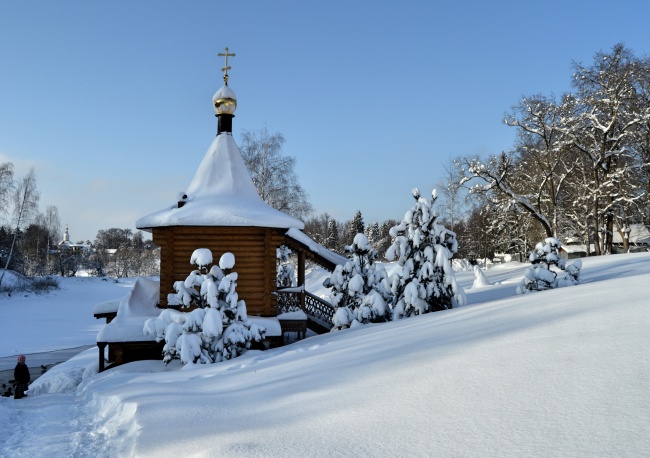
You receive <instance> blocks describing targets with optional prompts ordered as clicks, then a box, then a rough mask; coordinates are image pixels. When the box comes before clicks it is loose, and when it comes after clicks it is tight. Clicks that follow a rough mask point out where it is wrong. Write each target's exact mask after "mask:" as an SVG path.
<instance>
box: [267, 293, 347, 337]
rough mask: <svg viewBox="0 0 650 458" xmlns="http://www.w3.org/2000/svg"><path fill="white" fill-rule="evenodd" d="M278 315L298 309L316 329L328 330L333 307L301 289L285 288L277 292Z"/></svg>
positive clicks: (330, 324) (330, 325)
mask: <svg viewBox="0 0 650 458" xmlns="http://www.w3.org/2000/svg"><path fill="white" fill-rule="evenodd" d="M277 297H278V301H277V302H278V313H283V312H289V311H292V310H296V308H300V309H301V310H303V311H304V312H305V313H306V314H307V316H308V317H309V320H310V321H312V322H314V324H316V325H317V326H318V327H321V328H324V330H329V329H331V327H332V317H333V316H334V307H332V304H330V303H329V302H327V301H325V300H323V299H321V298H320V297H318V296H316V295H314V294H311V293H309V292H307V291H304V289H303V288H300V287H299V288H286V289H283V290H279V291H278V292H277Z"/></svg>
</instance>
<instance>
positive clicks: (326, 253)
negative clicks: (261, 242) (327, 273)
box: [286, 227, 348, 265]
mask: <svg viewBox="0 0 650 458" xmlns="http://www.w3.org/2000/svg"><path fill="white" fill-rule="evenodd" d="M286 235H287V236H288V237H291V238H292V239H294V240H295V241H296V242H300V243H302V244H303V245H306V246H307V248H309V249H310V250H311V251H313V252H314V253H317V254H319V255H320V256H321V257H323V258H325V259H327V260H328V261H330V262H331V263H332V264H335V265H339V264H341V265H344V264H345V263H346V262H348V258H346V257H345V256H341V255H340V254H336V253H334V252H333V251H330V250H328V249H327V248H325V247H324V246H322V245H319V244H318V243H316V242H314V241H313V240H312V239H310V238H309V236H307V235H306V234H304V233H303V232H302V231H300V230H299V229H297V228H295V227H292V228H291V229H289V230H288V231H287V234H286Z"/></svg>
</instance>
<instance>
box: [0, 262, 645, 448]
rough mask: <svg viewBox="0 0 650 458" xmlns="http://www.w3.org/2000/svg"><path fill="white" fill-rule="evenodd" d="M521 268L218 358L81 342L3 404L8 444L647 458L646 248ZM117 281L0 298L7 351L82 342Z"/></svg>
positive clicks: (467, 276)
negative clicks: (432, 299)
mask: <svg viewBox="0 0 650 458" xmlns="http://www.w3.org/2000/svg"><path fill="white" fill-rule="evenodd" d="M389 267H390V266H389ZM525 267H526V266H525V265H524V264H517V263H507V264H501V265H497V266H494V267H493V268H491V269H489V270H487V271H485V274H486V278H485V279H483V278H482V279H479V280H476V281H475V276H474V273H473V272H461V273H459V274H458V276H457V278H458V280H459V282H460V284H462V285H463V287H465V288H466V293H467V299H468V305H467V306H465V307H462V308H457V309H454V310H449V311H445V312H438V313H433V314H428V315H425V316H421V317H417V318H411V319H407V320H402V321H399V322H392V323H386V324H380V325H371V326H365V327H361V328H356V329H353V330H346V331H341V332H335V333H330V334H327V335H321V336H315V337H310V338H308V339H306V340H303V341H301V342H298V343H295V344H292V345H289V346H286V347H283V348H280V349H275V350H269V351H266V352H260V351H250V352H248V353H247V354H245V355H244V356H242V357H240V358H237V359H235V360H232V361H228V362H224V363H219V364H215V365H210V366H200V367H185V368H182V369H181V366H180V364H177V363H172V364H170V365H169V366H167V367H164V366H163V365H162V363H161V362H159V361H141V362H137V363H131V364H126V365H124V366H120V367H117V368H113V369H110V370H108V371H106V372H104V373H102V374H99V375H98V374H96V365H97V362H96V359H97V358H96V356H97V350H96V349H91V350H88V351H87V352H84V353H82V354H80V355H79V356H77V357H75V358H73V359H72V360H70V361H68V362H66V363H64V364H61V365H59V366H56V367H55V368H53V369H51V370H50V371H48V372H47V373H46V374H45V375H43V376H42V377H41V378H39V379H38V380H37V381H36V382H35V383H34V384H33V385H32V386H31V389H30V396H29V397H28V398H26V399H22V400H18V401H15V400H13V399H9V398H0V422H1V424H2V428H0V455H2V456H18V457H23V456H24V457H27V456H29V457H33V456H48V457H49V456H79V457H81V456H93V457H95V456H156V457H160V456H227V457H255V456H260V457H261V456H265V457H266V456H277V457H285V456H287V457H289V456H291V457H295V456H354V457H357V456H386V457H395V456H409V457H419V456H422V457H424V456H427V457H428V456H517V457H520V456H526V457H528V456H544V457H547V456H572V457H573V456H585V457H587V456H588V457H592V456H617V457H618V456H630V457H637V456H650V380H649V377H650V337H649V336H650V309H649V307H650V299H649V298H648V284H650V253H642V254H629V255H617V256H604V257H599V258H590V259H585V260H583V269H582V283H581V284H580V285H578V286H572V287H568V288H561V289H557V290H553V291H545V292H540V293H531V294H526V295H523V296H516V295H515V288H516V286H517V284H518V283H519V281H520V280H521V278H522V276H523V273H524V270H525ZM310 278H311V279H312V281H313V282H314V284H315V285H317V284H318V282H319V281H322V273H319V272H317V271H316V272H311V277H310ZM109 286H110V288H113V289H112V292H114V293H115V296H114V297H119V296H122V295H124V294H125V293H126V292H127V289H126V288H124V286H126V285H125V284H108V283H106V282H103V283H102V282H99V281H97V282H95V281H92V282H89V283H83V282H79V283H77V282H65V283H64V285H63V288H62V289H61V290H60V291H57V292H55V293H53V294H52V295H49V296H35V295H31V296H30V297H27V298H22V297H20V298H19V297H14V298H11V299H6V298H3V299H0V322H1V323H2V326H3V328H2V332H0V349H1V351H2V355H9V354H15V352H20V353H28V352H29V351H30V350H27V349H26V348H29V349H31V351H37V350H36V349H49V350H52V349H57V348H64V347H65V346H67V345H73V346H74V345H83V344H89V343H92V341H93V337H92V332H95V331H96V330H97V329H98V326H97V323H96V322H95V321H94V319H93V318H92V313H91V312H92V306H93V305H94V304H95V303H98V302H103V301H105V300H107V299H112V298H114V297H107V296H108V292H109ZM84 288H85V290H84ZM104 288H105V289H104ZM317 293H318V291H317ZM82 297H83V299H81V298H82ZM75 304H76V305H75ZM52 310H54V312H52ZM18 315H27V316H25V317H21V318H20V319H21V320H23V321H22V322H20V324H18V322H17V321H16V320H17V319H18ZM81 315H84V316H83V317H81ZM41 316H42V317H47V318H44V319H43V321H39V319H40V318H39V317H41ZM30 328H31V330H30ZM91 328H92V329H91ZM91 331H92V332H91ZM30 333H35V334H37V336H34V335H30ZM23 334H26V335H25V336H23ZM32 338H38V341H37V342H36V343H34V344H32V343H31V339H32ZM69 342H74V343H69ZM27 362H28V363H29V359H28V361H27Z"/></svg>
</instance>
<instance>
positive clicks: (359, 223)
mask: <svg viewBox="0 0 650 458" xmlns="http://www.w3.org/2000/svg"><path fill="white" fill-rule="evenodd" d="M365 230H366V225H365V223H364V222H363V216H362V215H361V210H357V212H356V213H355V214H354V218H352V219H351V220H350V224H349V226H348V237H349V238H348V240H354V237H355V236H356V234H363V233H364V232H365ZM352 243H354V241H353V242H352ZM350 245H351V244H350Z"/></svg>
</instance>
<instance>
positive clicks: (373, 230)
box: [364, 221, 379, 246]
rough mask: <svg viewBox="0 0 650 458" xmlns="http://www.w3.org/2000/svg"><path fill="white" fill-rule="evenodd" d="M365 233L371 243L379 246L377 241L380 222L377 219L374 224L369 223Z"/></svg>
mask: <svg viewBox="0 0 650 458" xmlns="http://www.w3.org/2000/svg"><path fill="white" fill-rule="evenodd" d="M364 233H365V234H366V237H368V242H370V245H372V246H377V242H379V223H378V222H377V221H375V222H373V223H372V224H368V225H367V226H366V230H365V232H364Z"/></svg>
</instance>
